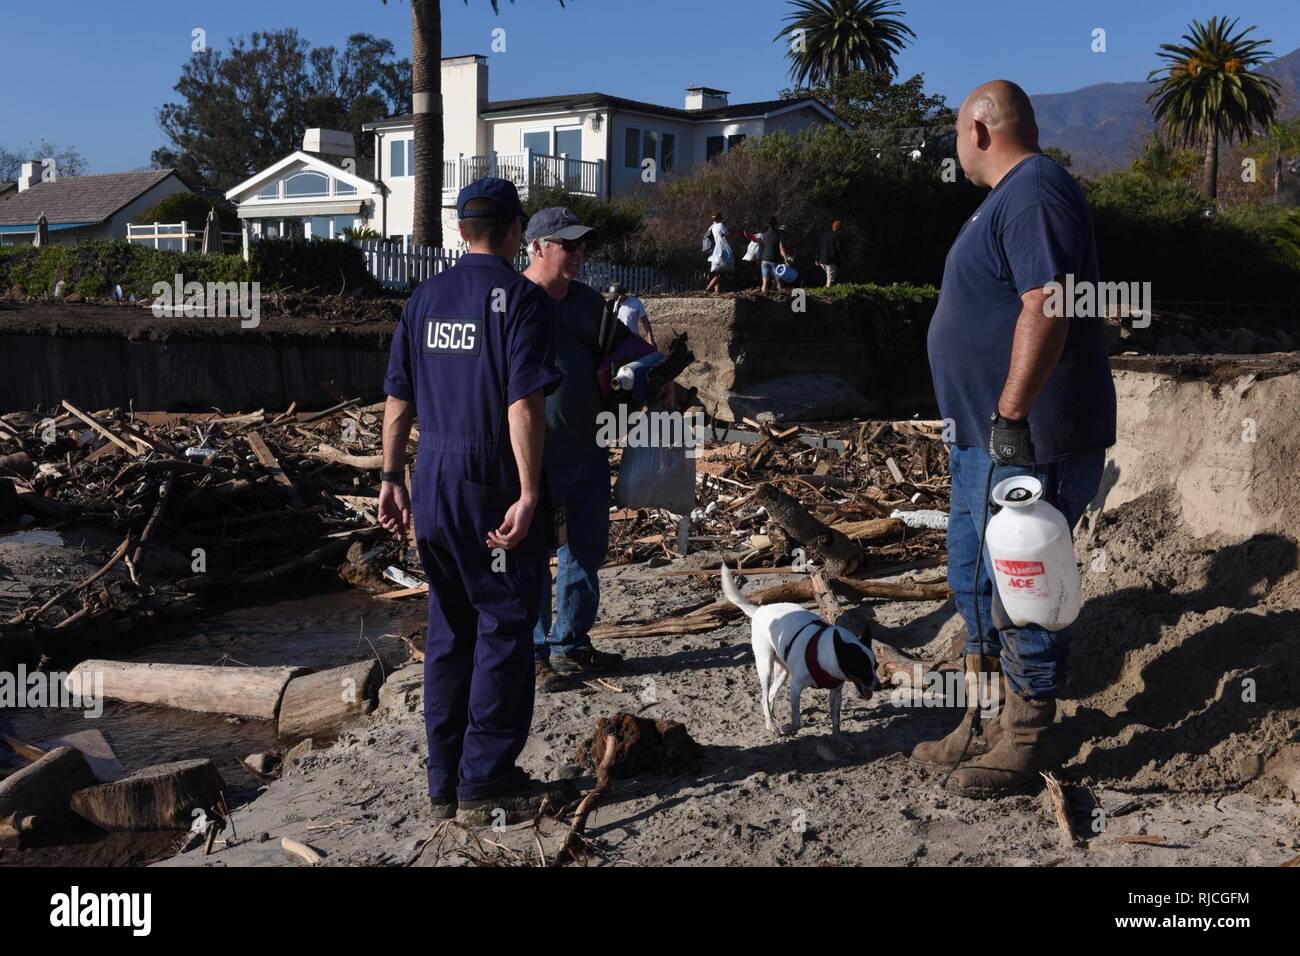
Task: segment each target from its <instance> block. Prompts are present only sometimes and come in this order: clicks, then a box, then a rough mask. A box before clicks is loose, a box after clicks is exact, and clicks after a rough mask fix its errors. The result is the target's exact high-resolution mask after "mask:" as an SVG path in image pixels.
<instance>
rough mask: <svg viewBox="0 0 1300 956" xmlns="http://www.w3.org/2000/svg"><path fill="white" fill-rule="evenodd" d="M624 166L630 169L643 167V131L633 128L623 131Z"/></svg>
mask: <svg viewBox="0 0 1300 956" xmlns="http://www.w3.org/2000/svg"><path fill="white" fill-rule="evenodd" d="M623 165H624V166H625V167H626V168H628V169H636V168H637V167H638V166H640V165H641V131H640V130H639V129H635V128H633V127H631V126H629V127H628V128H627V129H625V130H623Z"/></svg>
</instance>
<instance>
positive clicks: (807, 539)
mask: <svg viewBox="0 0 1300 956" xmlns="http://www.w3.org/2000/svg"><path fill="white" fill-rule="evenodd" d="M754 503H755V504H759V505H762V506H763V507H764V508H766V509H767V514H768V517H769V518H771V519H772V520H773V521H775V522H776V523H777V524H778V525H780V526H781V528H782V529H783V530H784V531H785V533H786V534H787V535H789V536H790V538H791V540H793V541H794V542H796V543H797V544H798V545H799V546H800V547H801V548H803V549H804V550H805V551H807V552H808V554H809V556H810V557H815V558H816V559H817V560H819V561H821V562H822V564H823V566H824V567H825V568H826V573H827V574H830V575H834V576H837V577H838V576H840V575H844V574H852V573H853V572H854V571H856V570H857V568H858V565H859V564H860V563H861V562H862V548H861V547H859V546H858V545H857V544H855V543H854V542H853V541H851V540H850V539H849V537H848V536H847V535H846V534H844V532H842V531H836V530H835V529H834V528H830V527H828V526H827V525H825V524H823V523H822V522H821V521H819V520H818V519H817V518H815V517H813V516H812V515H811V514H809V512H808V509H806V508H805V507H804V506H803V505H801V504H800V503H799V502H798V501H797V500H796V499H795V498H793V497H791V496H790V495H788V494H786V493H785V492H784V491H782V490H781V489H780V488H778V487H776V486H775V485H773V484H771V483H770V482H766V483H764V484H762V485H759V487H758V490H757V491H756V492H755V493H754Z"/></svg>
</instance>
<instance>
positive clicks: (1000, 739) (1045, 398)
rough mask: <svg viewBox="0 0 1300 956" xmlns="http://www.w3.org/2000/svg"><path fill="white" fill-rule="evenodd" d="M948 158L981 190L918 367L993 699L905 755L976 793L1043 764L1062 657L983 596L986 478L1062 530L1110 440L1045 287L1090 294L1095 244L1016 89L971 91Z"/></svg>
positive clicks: (1008, 785) (1080, 202)
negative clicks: (937, 417)
mask: <svg viewBox="0 0 1300 956" xmlns="http://www.w3.org/2000/svg"><path fill="white" fill-rule="evenodd" d="M957 156H958V159H959V160H960V162H961V165H962V170H963V171H964V172H965V174H966V176H967V178H968V179H970V181H971V182H973V183H975V184H976V185H978V186H987V187H989V189H990V192H989V195H988V197H987V198H986V199H985V200H984V202H983V204H982V205H981V206H980V208H979V209H978V210H976V212H975V214H974V215H973V216H971V217H970V219H969V220H967V222H966V223H965V224H964V225H963V226H962V228H961V231H960V232H959V233H958V234H957V239H956V241H954V242H953V245H952V249H951V250H950V251H949V253H948V259H947V262H946V263H945V265H944V272H943V286H942V290H941V293H940V296H939V304H938V306H937V307H936V309H935V313H934V318H933V320H932V321H931V323H930V331H929V355H930V368H931V371H932V373H933V376H934V385H935V392H936V395H937V397H938V400H939V410H940V414H941V415H943V416H944V417H945V418H946V419H947V420H948V422H947V424H948V428H949V441H950V445H949V471H950V473H951V475H952V505H951V511H950V514H949V521H948V582H949V584H950V585H951V586H952V589H953V595H954V597H955V599H956V604H957V608H958V610H959V611H960V613H961V615H962V617H963V618H964V619H965V622H966V630H967V640H966V648H965V658H966V661H965V663H966V674H967V686H968V688H969V687H971V686H972V685H974V686H976V687H978V686H985V687H989V686H991V687H992V689H993V691H994V694H995V695H996V698H997V702H996V703H994V705H993V706H995V707H996V706H997V705H998V704H1000V705H1001V710H1000V713H999V714H998V716H997V717H992V716H988V715H989V714H990V713H991V712H992V711H991V709H984V711H983V713H984V715H985V716H982V717H979V718H978V720H977V714H978V711H979V710H980V703H981V702H980V700H979V695H978V694H977V695H976V697H975V699H974V700H970V699H968V700H967V710H966V713H965V715H964V717H963V718H962V721H961V723H960V724H959V725H958V726H957V728H956V729H955V730H954V731H953V732H952V733H950V734H949V735H948V736H947V737H944V738H943V739H942V740H938V741H926V742H925V743H922V744H919V745H918V746H917V747H916V749H915V750H914V751H913V757H914V759H916V760H918V761H921V762H923V763H928V764H932V765H952V764H955V763H956V762H957V761H958V760H959V759H961V758H962V756H963V754H964V755H965V756H966V757H971V756H974V758H975V759H972V760H969V762H967V763H965V764H964V765H963V766H962V767H961V768H960V769H958V770H957V771H956V772H955V773H954V774H953V775H952V783H951V784H950V787H951V789H953V790H955V791H956V792H958V793H961V794H964V795H967V796H975V797H987V796H996V795H1000V794H1004V793H1009V792H1012V791H1015V790H1018V789H1021V788H1023V787H1024V786H1026V785H1027V784H1031V783H1033V782H1034V781H1035V780H1036V779H1037V778H1038V771H1039V770H1045V769H1049V768H1050V767H1052V766H1055V765H1056V763H1057V762H1059V758H1058V756H1057V754H1056V752H1055V748H1054V746H1053V744H1052V742H1051V739H1050V738H1051V729H1052V724H1053V721H1054V719H1055V715H1056V699H1057V697H1059V696H1060V693H1061V690H1062V687H1063V685H1064V682H1065V656H1066V655H1065V639H1064V633H1063V632H1052V631H1048V630H1046V629H1044V628H1042V627H1037V626H1029V627H1012V626H1010V625H1009V622H1007V621H1006V619H1005V617H1004V616H1003V615H1002V613H1001V607H1000V605H998V606H997V607H994V604H995V597H994V588H993V583H992V579H991V578H990V577H989V566H988V560H989V559H988V552H987V551H985V552H984V553H983V555H982V556H981V554H980V541H981V537H982V532H983V529H984V526H985V524H986V522H987V520H988V509H987V507H986V502H987V497H988V489H989V488H991V487H992V486H993V485H995V484H997V482H999V481H1001V480H1003V479H1004V478H1008V477H1011V476H1013V475H1032V476H1034V477H1035V478H1037V479H1038V480H1039V481H1040V482H1041V483H1042V485H1043V498H1044V500H1046V501H1047V502H1049V503H1050V504H1052V505H1053V506H1054V507H1056V508H1057V509H1058V510H1060V511H1061V512H1062V513H1063V514H1064V515H1065V517H1066V520H1067V521H1068V522H1069V524H1070V527H1071V528H1073V527H1074V525H1075V524H1076V523H1077V522H1078V520H1079V518H1080V517H1081V516H1082V514H1083V511H1084V509H1085V508H1086V506H1087V505H1088V503H1089V502H1090V501H1091V500H1092V499H1093V497H1094V496H1095V495H1096V493H1097V490H1098V487H1099V485H1100V482H1101V473H1102V467H1103V464H1104V460H1105V450H1106V448H1107V447H1109V446H1110V445H1112V444H1114V442H1115V389H1114V385H1113V383H1112V381H1111V376H1110V363H1109V359H1108V357H1107V349H1106V340H1105V334H1104V330H1103V324H1102V323H1103V320H1102V318H1101V317H1100V316H1099V315H1098V314H1096V310H1095V309H1091V308H1089V309H1086V310H1084V309H1076V308H1074V306H1073V303H1071V302H1064V303H1063V302H1062V301H1061V293H1060V291H1059V290H1058V289H1057V287H1056V286H1055V285H1054V283H1061V284H1062V285H1063V286H1064V287H1065V288H1073V289H1081V288H1083V287H1085V286H1087V285H1088V284H1093V290H1094V292H1095V291H1096V286H1095V284H1096V283H1097V282H1098V281H1099V279H1100V272H1099V269H1098V264H1097V249H1096V243H1095V241H1094V238H1093V229H1092V217H1091V215H1090V213H1089V211H1088V204H1087V201H1086V200H1085V198H1084V195H1083V191H1082V190H1081V189H1080V188H1079V185H1078V183H1076V182H1075V181H1074V179H1073V178H1072V177H1071V176H1070V175H1069V173H1067V172H1066V171H1065V170H1063V169H1062V168H1061V167H1060V166H1058V165H1057V164H1056V163H1055V162H1053V161H1052V160H1051V159H1049V158H1048V157H1046V156H1044V155H1043V154H1042V153H1041V152H1040V151H1039V148H1038V125H1037V123H1036V122H1035V120H1034V112H1033V107H1032V105H1031V104H1030V101H1029V97H1028V96H1026V95H1025V92H1024V90H1022V89H1021V88H1020V87H1019V86H1016V85H1015V84H1014V83H1010V82H1007V81H1005V80H995V81H993V82H991V83H986V84H984V85H983V86H981V87H979V88H977V89H976V90H975V91H974V92H973V93H971V94H970V95H969V96H968V97H967V98H966V100H965V102H963V103H962V106H961V110H960V111H959V113H958V116H957ZM1070 283H1073V285H1070ZM1092 301H1093V302H1096V296H1095V295H1094V296H1093V299H1092ZM1084 302H1086V300H1080V306H1081V307H1082V306H1083V304H1084ZM1085 311H1086V313H1087V314H1084V312H1085ZM990 482H991V483H990ZM976 591H977V592H978V595H979V599H978V605H977V604H976V601H975V597H974V592H976ZM977 607H978V615H977ZM995 620H996V621H998V622H999V624H1002V625H1003V626H1001V627H999V626H997V625H995V623H994V622H995ZM999 670H1000V671H1001V677H1002V680H1001V681H999V680H998V678H997V676H996V672H998V671H999ZM999 688H1001V692H1000V693H999ZM986 703H987V702H986ZM972 723H974V724H975V726H974V727H972Z"/></svg>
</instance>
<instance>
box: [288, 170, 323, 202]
mask: <svg viewBox="0 0 1300 956" xmlns="http://www.w3.org/2000/svg"><path fill="white" fill-rule="evenodd" d="M329 191H330V181H329V177H327V176H323V175H321V174H320V173H297V174H295V175H293V176H290V177H289V178H287V179H286V180H285V181H284V194H285V196H286V197H300V196H328V195H329Z"/></svg>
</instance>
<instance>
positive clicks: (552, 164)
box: [442, 149, 605, 201]
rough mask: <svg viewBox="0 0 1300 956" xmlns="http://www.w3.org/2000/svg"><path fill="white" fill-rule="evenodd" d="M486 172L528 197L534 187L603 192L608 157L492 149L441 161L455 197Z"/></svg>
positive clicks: (587, 193) (583, 193) (444, 182)
mask: <svg viewBox="0 0 1300 956" xmlns="http://www.w3.org/2000/svg"><path fill="white" fill-rule="evenodd" d="M487 176H499V177H500V178H502V179H508V180H510V181H511V182H512V183H514V184H515V186H517V187H518V189H519V194H520V197H521V198H523V197H527V195H528V193H529V192H530V191H531V190H534V189H549V188H551V187H555V186H558V187H561V188H563V189H564V190H565V191H566V192H569V193H572V194H574V195H577V196H600V195H601V194H602V191H603V188H604V183H605V161H604V160H603V159H598V160H596V161H594V162H592V161H589V160H583V159H570V158H569V157H568V156H546V155H543V154H541V153H534V152H532V151H531V150H527V149H526V150H524V151H523V152H522V153H497V152H491V153H487V154H486V155H483V156H465V155H460V156H455V157H447V158H446V159H444V160H443V164H442V188H443V192H444V193H445V194H450V197H451V200H452V201H454V200H455V195H456V193H458V192H460V190H461V189H462V188H464V187H465V186H468V185H469V184H470V183H472V182H475V181H476V180H479V179H483V178H485V177H487Z"/></svg>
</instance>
